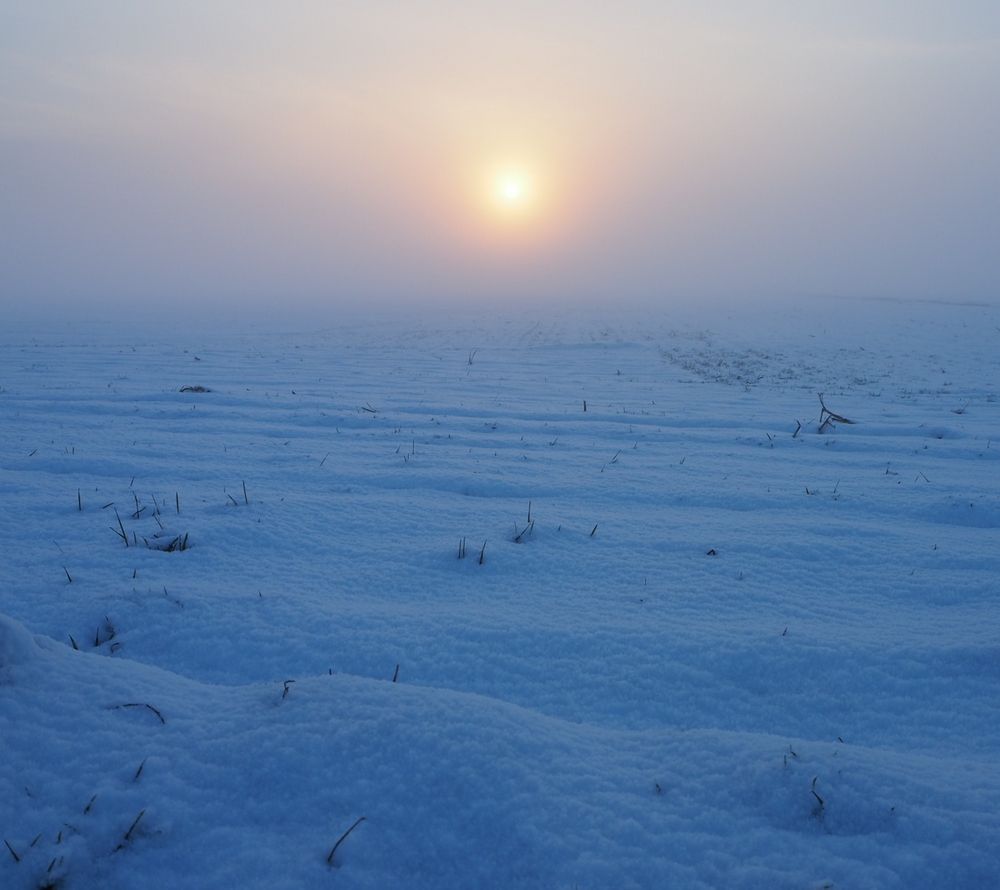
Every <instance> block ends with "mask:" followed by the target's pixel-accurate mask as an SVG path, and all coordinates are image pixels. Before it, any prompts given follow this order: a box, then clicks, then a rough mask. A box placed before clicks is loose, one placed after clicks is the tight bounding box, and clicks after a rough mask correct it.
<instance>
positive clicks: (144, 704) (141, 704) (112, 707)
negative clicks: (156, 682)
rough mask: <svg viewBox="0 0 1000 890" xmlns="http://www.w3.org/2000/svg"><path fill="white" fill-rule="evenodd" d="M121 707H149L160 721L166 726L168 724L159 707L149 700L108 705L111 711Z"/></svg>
mask: <svg viewBox="0 0 1000 890" xmlns="http://www.w3.org/2000/svg"><path fill="white" fill-rule="evenodd" d="M119 708H147V709H148V710H150V711H152V712H153V713H154V714H156V716H157V719H159V721H160V723H162V724H163V725H164V726H166V724H167V721H166V720H165V719H164V718H163V714H161V713H160V711H159V709H158V708H154V707H153V706H152V705H151V704H149V703H147V702H126V703H125V704H123V705H109V706H108V710H109V711H117V710H118V709H119Z"/></svg>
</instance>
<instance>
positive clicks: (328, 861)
mask: <svg viewBox="0 0 1000 890" xmlns="http://www.w3.org/2000/svg"><path fill="white" fill-rule="evenodd" d="M364 821H365V817H364V816H359V817H358V818H357V819H356V820H355V822H354V824H353V825H352V826H351V827H350V828H348V829H347V831H345V832H344V833H343V834H342V835H341V836H340V837H339V838H337V843H335V844H334V845H333V849H331V850H330V853H329V855H328V856H327V857H326V864H327V865H333V854H334V853H336V852H337V847H339V846H340V845H341V844H342V843H343V842H344V841H345V840H346V838H347V836H348V835H349V834H350V833H351V832H352V831H354V829H355V828H357V827H358V826H359V825H360V824H361V823H362V822H364ZM8 846H10V845H9V844H8Z"/></svg>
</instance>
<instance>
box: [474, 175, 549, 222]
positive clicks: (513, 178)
mask: <svg viewBox="0 0 1000 890" xmlns="http://www.w3.org/2000/svg"><path fill="white" fill-rule="evenodd" d="M484 192H485V197H486V203H487V206H488V207H489V209H490V210H491V211H492V214H493V216H494V217H496V218H498V219H500V220H504V221H508V222H514V221H527V220H528V219H530V218H532V217H533V216H534V215H535V213H536V212H537V210H538V198H539V194H538V186H537V184H536V181H535V177H534V175H533V174H532V173H531V172H530V171H529V170H528V169H527V168H526V167H523V166H502V167H497V168H495V169H494V170H492V171H491V172H490V173H489V174H488V175H487V177H486V183H485V189H484Z"/></svg>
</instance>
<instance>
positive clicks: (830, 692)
mask: <svg viewBox="0 0 1000 890" xmlns="http://www.w3.org/2000/svg"><path fill="white" fill-rule="evenodd" d="M845 319H849V322H848V321H845ZM998 325H1000V310H998V309H997V308H995V307H992V308H991V307H977V306H955V307H945V306H936V305H890V304H886V305H862V304H829V305H827V306H826V307H825V309H824V310H823V311H819V310H816V311H814V312H812V314H808V313H805V312H804V311H803V312H802V313H798V314H796V313H787V314H785V315H784V316H783V317H781V318H780V319H779V317H778V316H777V314H775V315H772V316H764V317H757V318H750V317H749V316H748V317H744V318H739V317H717V318H703V319H695V320H693V321H692V320H690V319H688V320H684V319H675V318H670V317H665V318H660V319H645V320H644V321H643V322H641V323H639V322H635V323H631V322H618V323H615V324H612V325H610V326H608V325H601V324H599V323H596V322H592V321H580V320H573V321H570V320H566V319H562V320H551V319H550V320H549V321H546V322H538V323H532V322H530V321H524V320H519V321H517V322H509V323H501V322H498V323H496V324H492V325H491V324H479V325H472V324H469V325H465V326H461V325H460V324H457V323H456V324H453V325H452V329H450V330H443V329H435V328H434V327H433V326H432V325H430V324H429V323H428V324H427V325H425V326H424V327H423V328H421V329H417V330H409V331H404V330H401V329H392V328H390V327H387V326H385V325H380V326H370V327H369V326H364V325H361V324H352V325H349V326H345V327H344V328H343V329H338V330H326V331H314V332H307V333H287V334H279V333H274V332H258V333H248V334H235V333H229V334H225V333H220V334H219V335H218V336H217V337H209V336H207V335H204V334H196V333H190V332H188V333H176V334H169V333H160V334H156V335H148V334H147V335H145V336H144V335H140V334H134V333H129V332H126V331H124V330H122V331H117V332H112V331H108V330H106V329H98V328H97V327H95V328H94V329H93V330H91V331H76V332H72V333H69V332H62V333H60V332H58V331H56V332H52V331H51V330H50V331H49V332H47V333H41V332H37V331H28V330H14V331H10V330H8V331H7V332H5V333H3V334H0V340H2V350H0V504H2V510H0V554H2V558H0V613H3V615H4V616H10V617H2V618H0V753H2V759H0V832H2V838H3V840H5V841H6V842H7V844H9V847H8V846H3V847H0V886H2V887H4V888H8V887H9V888H37V887H43V886H51V885H55V886H59V887H65V888H74V887H102V888H104V887H106V888H136V887H205V888H210V887H221V886H240V887H268V888H270V887H296V888H298V887H327V886H329V887H340V888H388V887H393V888H396V887H399V888H403V887H413V888H422V887H426V888H448V887H456V888H458V887H462V888H468V887H517V886H521V887H546V888H632V887H644V888H645V887H648V888H653V887H682V888H684V887H692V888H694V887H726V888H749V887H768V888H772V887H773V888H783V887H788V888H818V887H838V888H868V887H871V888H876V887H877V888H907V890H912V888H921V887H926V888H939V887H945V886H947V887H951V888H964V887H970V888H971V887H977V888H978V887H986V886H993V885H994V884H995V883H996V880H997V875H1000V804H998V801H1000V768H998V755H1000V705H998V702H1000V699H998V696H997V684H998V679H1000V620H998V608H997V597H998V592H1000V591H998V587H1000V581H998V579H1000V493H998V481H1000V472H998V471H1000V423H998V409H1000V401H998V380H1000V328H998ZM182 387H204V388H205V389H206V390H207V391H205V392H197V391H190V390H189V391H184V392H181V391H180V390H181V388H182ZM819 392H822V393H823V394H824V395H823V398H824V400H825V402H826V404H827V406H828V407H829V408H830V410H832V411H834V412H836V413H837V414H840V415H842V416H843V417H846V418H847V419H850V420H854V421H856V423H855V424H853V425H847V424H843V423H837V422H833V423H832V424H827V426H826V427H825V428H824V429H823V431H822V432H821V431H820V424H819V420H820V405H819V400H818V399H817V393H819ZM584 403H586V410H584ZM799 424H801V428H798V429H797V427H798V426H799ZM244 483H245V486H246V488H245V491H244ZM529 502H530V519H529ZM178 507H179V512H178ZM119 517H120V523H119ZM123 531H124V533H125V536H126V538H127V545H128V546H126V540H124V539H123V537H122V532H123ZM185 536H186V537H185ZM463 539H464V540H465V547H466V555H465V558H464V559H459V558H458V553H459V546H460V541H461V540H463ZM515 539H516V540H515ZM484 541H486V546H485V553H484V557H483V560H482V562H480V551H481V548H482V545H483V542H484ZM394 679H395V682H394ZM362 816H363V817H365V819H364V821H363V822H360V823H357V824H356V827H355V828H354V830H353V831H352V832H350V834H348V835H347V836H346V837H344V838H343V840H342V841H341V843H340V844H339V846H338V847H337V849H336V851H335V853H334V854H333V856H332V857H330V855H329V854H330V852H331V850H332V849H333V847H334V845H335V844H336V843H337V841H338V840H339V839H340V838H341V837H342V835H344V833H345V832H346V831H347V830H348V829H349V828H350V827H351V826H352V825H355V823H356V822H357V820H358V819H359V818H360V817H362Z"/></svg>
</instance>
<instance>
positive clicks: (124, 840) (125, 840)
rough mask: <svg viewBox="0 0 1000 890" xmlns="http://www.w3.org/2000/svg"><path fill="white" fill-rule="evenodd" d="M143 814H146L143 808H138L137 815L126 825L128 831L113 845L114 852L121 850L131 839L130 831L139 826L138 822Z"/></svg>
mask: <svg viewBox="0 0 1000 890" xmlns="http://www.w3.org/2000/svg"><path fill="white" fill-rule="evenodd" d="M145 815H146V810H145V808H143V809H141V810H139V815H138V816H136V817H135V819H133V820H132V824H131V825H130V826H129V827H128V831H126V832H125V836H124V837H123V838H122V842H121V843H120V844H119V845H118V846H117V847H115V850H114V852H116V853H117V852H118V851H119V850H123V849H124V848H125V845H126V844H127V843H128V842H129V841H130V840H132V833H133V832H134V831H135V830H136V828H138V827H139V823H140V822H141V821H142V817H143V816H145Z"/></svg>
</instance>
